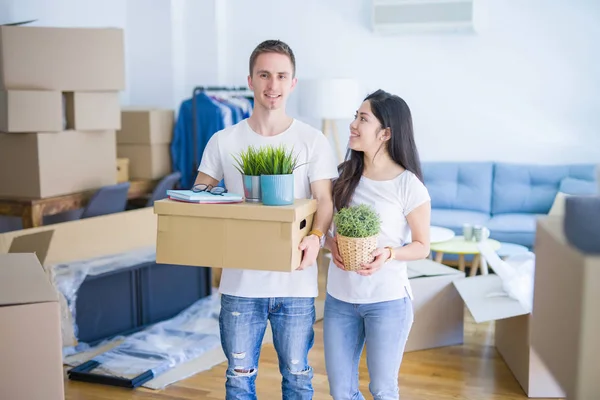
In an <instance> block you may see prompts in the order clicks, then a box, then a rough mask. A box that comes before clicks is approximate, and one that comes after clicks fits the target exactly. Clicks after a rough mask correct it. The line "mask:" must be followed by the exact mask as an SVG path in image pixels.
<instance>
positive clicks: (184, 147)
mask: <svg viewBox="0 0 600 400" xmlns="http://www.w3.org/2000/svg"><path fill="white" fill-rule="evenodd" d="M252 100H253V99H251V98H248V97H243V96H236V95H235V93H231V96H223V94H222V93H221V94H220V96H219V97H212V96H209V95H207V94H206V93H205V92H199V93H198V94H197V95H196V116H195V118H196V122H197V132H193V129H194V115H193V104H192V99H188V100H185V101H184V102H182V103H181V106H180V108H179V114H178V117H177V122H176V123H175V129H174V132H173V140H172V142H171V163H172V167H173V171H179V172H181V179H180V181H179V186H180V187H181V188H183V189H189V188H191V187H192V186H193V184H194V181H195V180H196V175H197V167H198V165H200V162H201V160H202V155H203V153H204V149H205V148H206V145H207V143H208V141H209V140H210V138H211V137H212V135H214V134H215V133H217V132H218V131H220V130H222V129H224V128H226V127H228V126H231V125H233V124H237V123H238V122H240V121H242V120H244V119H246V118H248V117H249V116H250V115H252V108H253V106H254V102H253V101H252ZM194 136H195V137H196V148H195V149H194ZM195 162H196V164H195ZM220 186H223V182H222V181H221V183H220Z"/></svg>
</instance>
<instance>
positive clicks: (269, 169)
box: [260, 145, 300, 206]
mask: <svg viewBox="0 0 600 400" xmlns="http://www.w3.org/2000/svg"><path fill="white" fill-rule="evenodd" d="M260 155H261V157H260V159H261V162H262V168H261V171H262V175H261V177H260V189H261V197H262V203H263V204H264V205H267V206H284V205H289V204H293V203H294V170H295V169H296V168H298V167H299V166H300V165H299V164H298V157H297V156H294V154H293V151H292V150H288V149H287V148H286V147H285V146H283V145H280V146H277V147H275V146H267V147H264V148H262V149H261V151H260Z"/></svg>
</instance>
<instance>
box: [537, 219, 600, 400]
mask: <svg viewBox="0 0 600 400" xmlns="http://www.w3.org/2000/svg"><path fill="white" fill-rule="evenodd" d="M535 249H536V269H535V291H534V301H533V309H534V315H535V318H534V319H533V320H532V323H531V325H532V329H531V330H532V335H531V337H532V345H533V348H534V349H535V350H536V351H537V352H538V354H539V355H540V358H541V359H542V360H544V362H545V363H546V365H548V368H549V369H550V371H552V373H553V375H554V376H555V377H556V379H557V381H558V382H559V383H560V384H561V386H562V387H563V388H564V389H565V392H566V393H567V398H569V399H594V398H597V397H598V396H599V394H600V379H598V373H597V372H596V368H597V366H598V362H599V361H598V360H600V312H599V311H598V305H599V304H600V291H599V290H598V288H599V287H600V256H590V255H586V254H583V253H582V252H581V251H579V250H578V249H576V248H574V247H573V246H571V245H570V244H569V243H568V241H567V239H566V237H565V235H564V231H563V218H562V217H559V218H543V219H540V220H538V223H537V233H536V244H535Z"/></svg>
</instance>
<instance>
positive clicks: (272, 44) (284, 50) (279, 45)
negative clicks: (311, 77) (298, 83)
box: [250, 40, 296, 77]
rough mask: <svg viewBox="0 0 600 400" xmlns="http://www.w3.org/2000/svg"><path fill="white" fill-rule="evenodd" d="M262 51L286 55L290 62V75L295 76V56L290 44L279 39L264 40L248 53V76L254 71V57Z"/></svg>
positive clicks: (262, 52)
mask: <svg viewBox="0 0 600 400" xmlns="http://www.w3.org/2000/svg"><path fill="white" fill-rule="evenodd" d="M264 53H279V54H284V55H286V56H288V57H289V59H290V61H291V62H292V77H294V76H296V57H294V52H293V51H292V49H291V48H290V46H288V45H287V44H286V43H284V42H282V41H281V40H265V41H264V42H262V43H261V44H259V45H258V46H256V48H255V49H254V51H253V52H252V54H251V55H250V76H252V73H253V72H254V64H255V63H256V59H257V58H258V56H259V55H261V54H264Z"/></svg>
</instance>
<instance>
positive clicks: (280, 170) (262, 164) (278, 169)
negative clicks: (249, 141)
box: [232, 145, 304, 175]
mask: <svg viewBox="0 0 600 400" xmlns="http://www.w3.org/2000/svg"><path fill="white" fill-rule="evenodd" d="M232 157H233V159H234V161H235V167H236V169H237V170H238V171H240V173H241V174H243V175H289V174H292V173H293V172H294V170H295V169H296V168H298V167H300V166H302V165H304V164H298V157H297V156H295V155H294V153H293V150H288V149H287V148H286V147H285V146H284V145H279V146H277V147H275V146H264V147H260V148H258V149H257V148H255V147H252V146H251V147H248V149H246V150H244V151H242V152H240V154H239V155H238V156H232Z"/></svg>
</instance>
